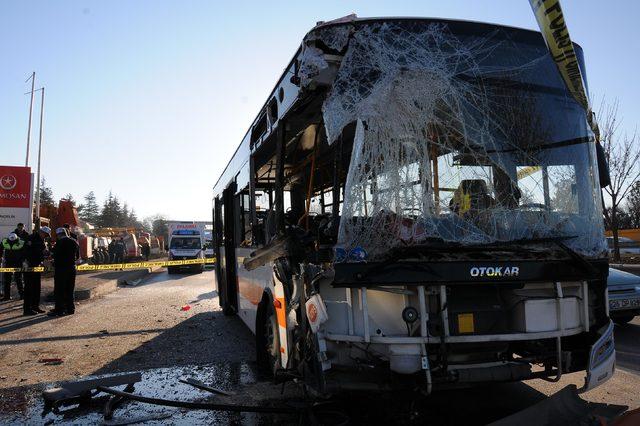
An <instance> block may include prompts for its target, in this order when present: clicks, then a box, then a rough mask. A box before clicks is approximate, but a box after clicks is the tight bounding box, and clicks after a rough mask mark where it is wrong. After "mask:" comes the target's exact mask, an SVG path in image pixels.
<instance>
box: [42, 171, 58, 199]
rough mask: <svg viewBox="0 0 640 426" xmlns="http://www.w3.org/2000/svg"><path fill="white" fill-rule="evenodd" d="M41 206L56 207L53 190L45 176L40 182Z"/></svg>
mask: <svg viewBox="0 0 640 426" xmlns="http://www.w3.org/2000/svg"><path fill="white" fill-rule="evenodd" d="M40 205H41V206H50V207H55V205H56V202H55V200H54V198H53V190H52V189H51V188H49V187H48V186H47V181H46V180H45V178H44V176H42V179H41V180H40Z"/></svg>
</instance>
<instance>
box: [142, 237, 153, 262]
mask: <svg viewBox="0 0 640 426" xmlns="http://www.w3.org/2000/svg"><path fill="white" fill-rule="evenodd" d="M140 251H141V252H142V256H143V257H144V260H146V261H147V262H148V261H149V256H150V255H151V246H150V245H149V241H147V240H145V241H144V242H143V243H142V247H141V250H140Z"/></svg>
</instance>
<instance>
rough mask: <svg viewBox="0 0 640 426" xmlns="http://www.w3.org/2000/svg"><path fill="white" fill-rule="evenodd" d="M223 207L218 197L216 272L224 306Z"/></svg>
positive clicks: (219, 293) (214, 218)
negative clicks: (222, 293)
mask: <svg viewBox="0 0 640 426" xmlns="http://www.w3.org/2000/svg"><path fill="white" fill-rule="evenodd" d="M222 211H223V205H222V200H221V199H220V197H216V198H215V200H214V202H213V235H212V237H213V251H214V255H215V257H216V263H215V271H216V284H217V287H218V288H217V290H218V295H219V296H220V300H221V302H220V303H221V304H222V295H221V292H222V287H224V286H223V285H222V283H224V282H226V281H225V280H226V278H225V275H224V269H225V261H224V247H223V245H224V231H223V230H224V217H223V216H222Z"/></svg>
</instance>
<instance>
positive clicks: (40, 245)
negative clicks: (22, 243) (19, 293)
mask: <svg viewBox="0 0 640 426" xmlns="http://www.w3.org/2000/svg"><path fill="white" fill-rule="evenodd" d="M50 236H51V229H49V227H48V226H43V227H41V228H40V230H38V231H33V234H31V235H30V236H29V240H28V241H27V250H26V259H27V264H28V265H29V267H30V268H35V267H37V266H42V262H44V259H45V257H46V256H47V254H48V250H47V240H48V239H49V237H50ZM41 277H42V273H40V272H25V273H24V304H23V315H36V314H41V313H43V312H44V311H43V310H42V309H40V288H41Z"/></svg>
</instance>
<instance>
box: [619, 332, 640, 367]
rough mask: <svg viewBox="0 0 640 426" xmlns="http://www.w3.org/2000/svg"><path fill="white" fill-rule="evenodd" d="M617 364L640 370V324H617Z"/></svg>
mask: <svg viewBox="0 0 640 426" xmlns="http://www.w3.org/2000/svg"><path fill="white" fill-rule="evenodd" d="M614 338H615V342H616V364H617V365H618V366H620V367H623V368H626V369H629V370H632V371H634V372H636V373H638V372H640V350H638V342H640V324H634V323H630V324H625V325H622V326H621V325H616V328H615V332H614Z"/></svg>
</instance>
